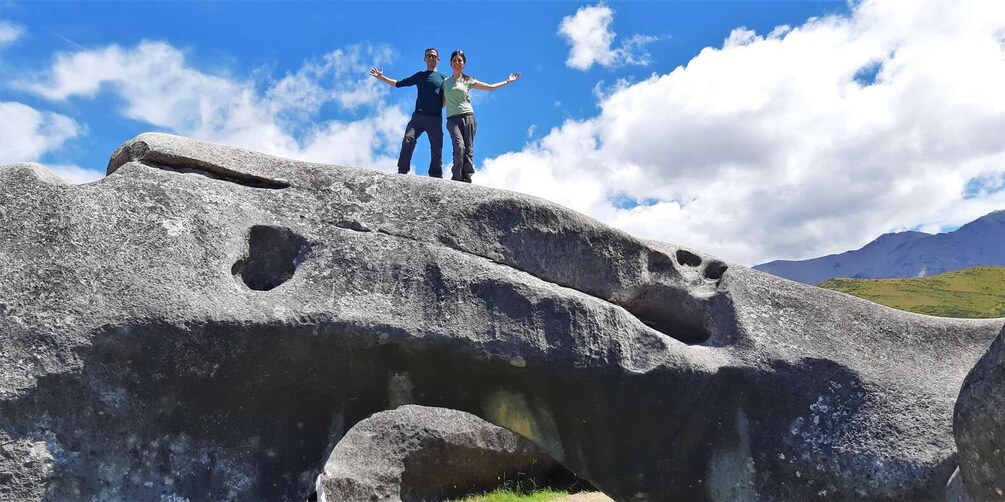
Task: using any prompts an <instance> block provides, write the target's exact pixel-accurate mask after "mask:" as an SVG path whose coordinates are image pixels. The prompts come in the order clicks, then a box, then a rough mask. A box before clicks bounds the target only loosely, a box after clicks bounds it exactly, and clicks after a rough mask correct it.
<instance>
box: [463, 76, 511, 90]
mask: <svg viewBox="0 0 1005 502" xmlns="http://www.w3.org/2000/svg"><path fill="white" fill-rule="evenodd" d="M518 78H520V72H516V73H510V74H509V78H507V79H506V80H504V81H502V82H499V83H496V84H486V83H484V82H479V81H477V80H475V83H473V84H471V88H472V89H479V90H482V91H494V90H496V89H501V88H502V86H504V85H507V84H512V83H513V82H516V80H517V79H518Z"/></svg>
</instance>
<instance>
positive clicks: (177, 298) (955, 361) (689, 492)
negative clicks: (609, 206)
mask: <svg viewBox="0 0 1005 502" xmlns="http://www.w3.org/2000/svg"><path fill="white" fill-rule="evenodd" d="M0 186H2V187H3V189H2V191H0V216H2V219H0V221H2V222H3V223H2V225H0V271H2V274H3V275H2V276H3V278H4V279H3V280H2V281H0V375H2V379H0V499H4V500H7V499H14V500H20V499H29V500H30V499H39V498H49V499H54V500H61V499H74V498H85V499H92V498H96V499H101V500H152V499H161V500H184V499H188V500H190V501H197V500H269V501H274V500H300V499H302V498H303V497H304V496H305V495H306V494H307V493H308V492H309V491H310V490H311V488H312V486H313V484H314V479H315V477H316V476H317V475H318V473H319V470H320V468H321V466H322V465H323V464H324V460H325V458H326V456H327V455H328V453H329V452H331V451H332V449H333V447H334V446H335V443H336V442H337V441H338V440H339V439H340V438H341V437H343V435H345V433H346V431H347V430H348V429H349V428H350V427H352V425H353V424H355V423H356V422H358V421H360V420H362V419H363V418H365V417H367V416H369V415H371V414H372V413H374V412H377V411H380V410H384V409H388V408H389V407H392V404H397V403H401V402H412V403H415V404H421V405H427V406H437V407H444V408H451V409H456V410H464V411H468V412H471V413H474V414H476V415H478V416H480V417H482V418H484V419H487V420H488V421H490V422H492V423H494V424H497V425H501V426H503V427H506V428H508V429H510V430H512V431H514V432H517V433H518V434H520V435H522V436H524V437H526V438H529V439H530V440H531V441H533V442H534V443H535V444H536V445H538V446H539V447H540V448H541V450H542V451H544V452H546V453H547V454H548V455H549V456H550V457H551V458H553V459H555V460H557V461H559V462H561V463H562V464H563V465H564V466H566V467H568V468H569V469H570V470H572V471H573V472H575V473H576V474H578V475H579V476H581V477H583V478H585V479H587V480H589V481H590V482H592V483H593V484H594V485H595V486H596V487H597V488H599V489H600V490H603V491H604V492H606V493H607V494H609V495H611V496H612V497H614V498H615V499H617V500H700V499H716V500H721V499H734V500H736V499H754V498H757V499H761V500H796V499H800V500H806V499H815V498H838V499H892V500H896V499H899V500H923V499H940V498H943V497H944V496H945V487H946V482H947V481H948V479H949V477H950V474H951V473H952V472H953V470H954V469H955V467H956V461H955V457H954V453H955V448H954V445H953V438H952V433H951V426H952V409H953V403H954V401H955V398H956V396H957V393H958V390H959V387H960V384H961V383H962V381H963V378H964V376H965V375H966V373H967V371H968V370H969V369H970V368H971V367H972V366H973V364H974V363H975V362H976V361H977V359H978V358H979V357H980V356H981V354H982V353H983V351H984V349H985V348H986V347H987V345H988V344H989V343H990V342H991V340H992V339H993V338H994V336H995V335H996V334H997V333H998V332H999V330H1000V329H1001V327H1002V321H1001V320H951V319H940V318H933V317H927V316H922V315H915V314H909V313H904V312H898V311H894V310H891V309H888V308H885V307H881V306H879V305H875V304H872V303H869V302H866V301H863V300H859V299H856V298H853V297H850V296H847V295H844V294H841V293H835V292H830V291H825V290H821V289H817V288H813V287H809V286H805V285H801V284H796V283H792V282H789V281H786V280H782V279H778V278H775V277H772V276H770V275H767V274H764V273H761V272H757V271H754V270H751V269H748V268H746V267H742V266H739V265H733V264H727V263H724V262H722V261H720V260H717V259H715V258H713V257H710V256H707V255H705V254H703V253H701V252H698V251H694V250H690V249H686V248H683V247H679V246H674V245H670V244H665V243H659V242H647V241H643V240H639V239H637V238H634V237H632V236H630V235H627V234H625V233H623V232H620V231H617V230H614V229H611V228H609V227H607V226H605V225H602V224H600V223H598V222H596V221H594V220H591V219H589V218H587V217H584V216H582V215H579V214H577V213H575V212H573V211H570V210H568V209H565V208H563V207H560V206H557V205H554V204H551V203H548V202H545V201H542V200H539V199H535V198H532V197H527V196H523V195H519V194H515V193H510V192H506V191H501V190H492V189H488V188H484V187H478V186H470V185H467V184H461V183H448V182H443V181H441V180H435V179H424V178H419V177H408V176H394V175H385V174H381V173H377V172H374V171H369V170H364V169H357V168H351V167H342V166H330V165H319V164H310V163H305V162H298V161H292V160H285V159H279V158H274V157H269V156H265V155H260V154H256V153H252V152H248V151H244V150H239V149H235V148H229V147H224V146H220V145H213V144H208V143H203V142H198V141H194V140H188V139H184V138H177V137H172V136H166V135H160V134H144V135H141V136H139V137H137V138H135V139H133V140H131V141H129V142H128V143H126V144H125V145H123V146H122V147H121V148H120V149H118V150H117V151H116V152H115V153H114V154H113V156H112V159H111V161H110V163H109V168H108V176H107V177H106V178H104V179H102V180H100V181H97V182H94V183H90V184H86V185H81V186H71V185H68V184H65V183H63V182H62V181H60V180H59V179H57V178H55V177H54V176H53V175H52V174H50V173H49V172H48V171H46V170H45V168H44V167H42V166H40V165H37V164H14V165H7V166H3V167H0Z"/></svg>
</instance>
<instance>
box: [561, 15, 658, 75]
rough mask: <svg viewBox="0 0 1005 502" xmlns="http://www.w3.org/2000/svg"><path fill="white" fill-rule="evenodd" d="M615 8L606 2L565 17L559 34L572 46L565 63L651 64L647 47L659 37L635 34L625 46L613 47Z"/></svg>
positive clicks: (573, 65) (581, 65) (583, 66)
mask: <svg viewBox="0 0 1005 502" xmlns="http://www.w3.org/2000/svg"><path fill="white" fill-rule="evenodd" d="M613 21H614V11H613V10H612V9H611V8H610V7H608V6H606V5H602V4H601V5H594V6H587V7H581V8H580V9H579V10H577V11H576V13H575V14H573V15H571V16H566V17H564V18H562V23H561V24H560V25H559V27H558V33H559V34H561V35H562V36H564V37H565V38H566V39H567V41H568V43H569V44H570V45H571V46H572V48H571V49H570V51H569V57H568V58H567V59H566V61H565V64H566V65H567V66H569V67H570V68H575V69H578V70H587V69H589V68H590V67H591V66H593V65H594V64H599V65H601V66H618V65H642V66H646V65H648V64H650V62H651V61H650V56H649V53H648V52H646V50H645V46H646V45H647V44H649V43H650V42H653V41H655V40H658V37H652V36H647V35H632V36H631V37H629V38H628V39H627V40H626V41H624V42H622V44H621V46H620V47H618V48H616V49H613V48H611V44H612V43H614V37H615V36H616V34H615V33H614V32H613V31H611V30H610V25H611V22H613Z"/></svg>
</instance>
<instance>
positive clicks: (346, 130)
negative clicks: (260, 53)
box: [20, 41, 407, 171]
mask: <svg viewBox="0 0 1005 502" xmlns="http://www.w3.org/2000/svg"><path fill="white" fill-rule="evenodd" d="M392 56H393V55H392V53H391V51H390V49H388V48H386V47H363V46H351V47H347V48H341V49H338V50H335V51H333V52H331V53H329V54H326V55H325V56H323V57H322V58H320V59H318V60H316V61H309V62H307V63H305V64H304V65H303V66H302V67H301V68H300V69H298V70H297V71H296V72H291V73H290V74H287V75H285V76H284V77H282V78H281V79H278V80H268V79H266V78H264V77H262V78H251V77H249V78H244V79H242V78H235V77H233V76H229V75H214V74H210V73H207V72H204V71H201V70H199V69H197V68H194V67H192V66H191V65H190V64H189V63H188V62H187V61H186V57H185V54H184V52H182V51H180V50H178V49H177V48H175V47H173V46H171V45H169V44H167V43H163V42H150V41H144V42H142V43H140V44H138V45H137V46H135V47H131V48H124V47H120V46H118V45H111V46H107V47H104V48H99V49H95V50H82V51H78V52H72V53H63V54H60V55H58V56H57V57H56V58H55V61H54V62H53V64H52V66H51V67H50V68H49V69H48V70H47V71H45V72H44V73H42V74H40V75H37V76H35V77H34V78H32V79H30V80H28V81H24V82H21V83H20V86H21V87H22V88H24V89H27V90H29V91H32V92H34V93H36V94H38V95H40V96H43V97H45V98H48V99H51V100H66V99H69V98H71V97H83V98H94V97H95V96H97V95H98V94H99V93H100V92H104V91H107V92H111V93H114V94H115V95H116V96H117V97H119V98H120V99H121V101H122V103H123V104H122V110H121V113H122V114H123V115H124V116H126V117H129V118H131V119H134V120H138V121H143V122H146V123H148V124H151V125H153V126H155V127H157V128H159V129H161V130H165V131H168V132H173V133H177V134H182V135H186V136H191V137H195V138H200V139H206V140H209V141H215V142H220V143H225V144H229V145H234V146H241V147H246V148H252V149H255V150H258V151H263V152H266V153H272V154H276V155H282V156H285V157H292V158H300V159H305V160H312V161H317V162H330V163H346V164H351V163H355V164H356V165H366V166H371V167H378V168H382V169H384V170H388V171H390V170H393V169H394V159H393V158H392V153H390V152H389V151H388V150H389V149H390V148H391V147H396V145H397V142H398V141H400V134H401V129H403V128H404V124H405V122H406V121H407V117H406V116H405V115H404V113H403V112H401V111H400V110H397V109H395V108H392V109H387V106H386V105H385V104H384V103H383V101H382V97H383V96H384V95H385V94H386V92H387V91H386V90H383V89H380V88H379V87H378V84H379V82H377V81H376V80H375V79H372V78H369V77H368V75H367V74H366V69H367V64H370V63H371V62H376V63H380V62H382V61H387V60H389V59H391V57H392ZM326 103H334V104H336V105H337V106H339V107H340V108H341V109H342V110H344V111H347V112H349V113H351V112H353V111H356V110H358V109H360V108H361V107H369V109H372V110H377V111H379V113H375V114H368V117H367V118H364V119H361V120H359V121H358V122H345V123H342V122H338V121H330V122H327V123H320V124H319V123H316V122H315V121H314V120H313V119H315V118H316V117H317V114H318V112H319V110H320V109H321V107H322V106H323V105H325V104H326ZM391 130H396V132H395V133H394V135H391V134H390V133H389V132H388V131H391ZM360 131H367V132H370V133H374V138H375V139H370V138H368V139H367V141H365V142H361V143H356V144H352V143H348V142H347V141H346V138H349V137H352V138H358V137H359V134H360ZM394 136H398V138H394ZM364 144H365V145H369V146H370V147H371V150H368V151H366V152H360V151H358V150H359V145H364ZM326 145H327V146H326ZM333 145H334V146H333ZM336 146H338V148H336ZM394 154H396V152H394Z"/></svg>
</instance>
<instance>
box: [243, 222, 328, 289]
mask: <svg viewBox="0 0 1005 502" xmlns="http://www.w3.org/2000/svg"><path fill="white" fill-rule="evenodd" d="M309 253H310V243H308V242H307V239H305V238H303V237H302V236H300V235H298V234H297V233H296V232H294V231H292V230H290V229H288V228H284V227H270V226H264V225H256V226H253V227H251V232H250V233H249V234H248V254H247V256H245V257H244V258H241V259H240V260H238V261H237V263H234V266H233V267H232V268H231V272H232V273H233V274H234V277H235V278H237V277H240V279H241V281H242V282H244V284H245V285H246V286H248V287H249V288H251V289H253V290H255V291H269V290H271V289H274V288H276V287H277V286H279V285H280V284H282V283H284V282H286V281H288V280H290V278H292V277H293V274H294V273H295V272H296V271H297V267H299V266H300V264H301V263H303V262H304V260H305V259H306V258H307V255H308V254H309Z"/></svg>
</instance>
